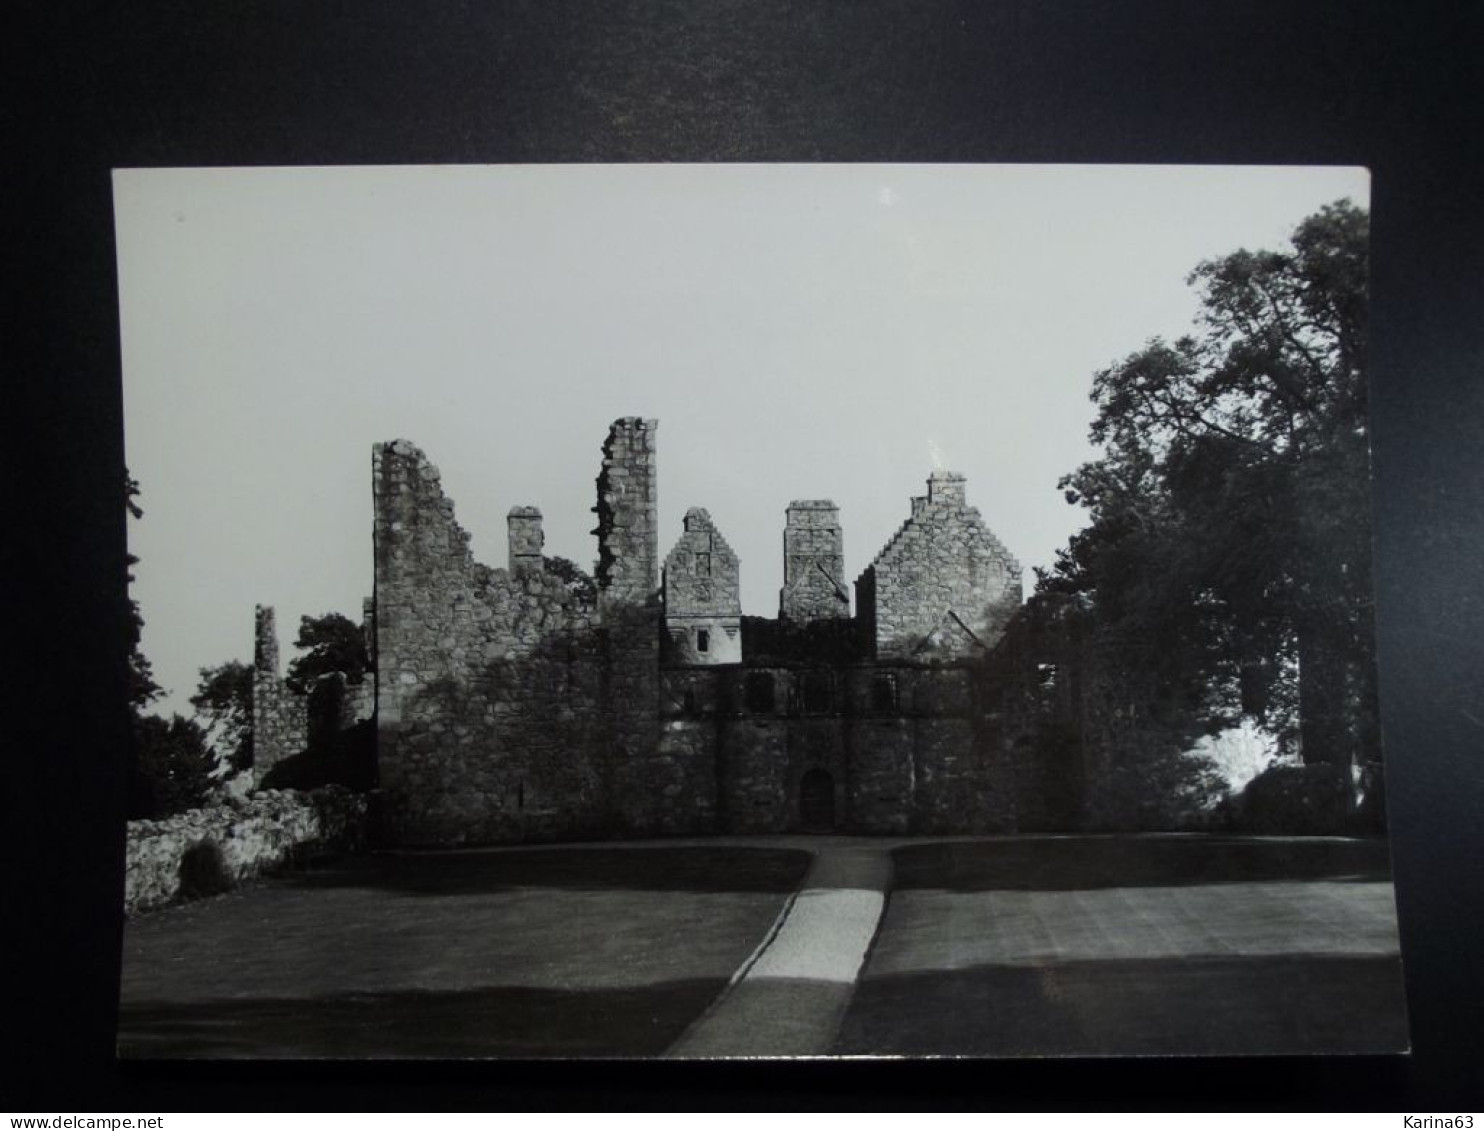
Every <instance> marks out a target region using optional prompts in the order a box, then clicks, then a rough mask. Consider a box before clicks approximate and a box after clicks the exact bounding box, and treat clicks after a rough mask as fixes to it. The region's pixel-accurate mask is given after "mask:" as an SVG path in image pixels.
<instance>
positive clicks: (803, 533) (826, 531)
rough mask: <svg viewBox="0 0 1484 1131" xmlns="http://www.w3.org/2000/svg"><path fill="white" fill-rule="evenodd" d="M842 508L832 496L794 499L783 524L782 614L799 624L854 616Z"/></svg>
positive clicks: (780, 606) (780, 615)
mask: <svg viewBox="0 0 1484 1131" xmlns="http://www.w3.org/2000/svg"><path fill="white" fill-rule="evenodd" d="M844 577H845V537H844V534H843V533H842V531H841V529H840V508H839V507H837V506H835V504H834V503H832V502H830V500H828V499H795V500H794V501H793V502H791V503H789V504H788V510H787V511H786V512H785V516H784V526H783V588H782V589H781V590H779V593H778V615H779V617H780V618H781V619H783V620H788V621H792V622H794V623H796V624H808V623H809V622H811V621H817V620H829V619H833V618H838V617H848V616H850V593H849V591H848V590H847V589H846V588H845V583H844V580H843V579H844Z"/></svg>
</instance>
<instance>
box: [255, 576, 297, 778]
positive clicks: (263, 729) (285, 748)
mask: <svg viewBox="0 0 1484 1131" xmlns="http://www.w3.org/2000/svg"><path fill="white" fill-rule="evenodd" d="M252 714H253V768H252V775H253V782H254V784H257V783H260V782H261V781H262V780H263V778H264V777H265V776H266V775H267V773H268V771H269V770H271V769H273V767H274V766H276V765H278V763H280V762H282V761H283V760H284V759H285V758H291V757H293V756H294V755H295V754H298V753H299V752H300V751H301V750H303V749H304V747H305V746H306V745H307V744H308V742H309V714H308V709H307V705H306V702H305V697H304V696H303V695H298V694H295V693H294V691H293V690H292V689H291V688H290V687H289V686H288V684H287V683H285V682H284V680H283V679H282V677H280V675H279V674H278V626H277V618H276V616H275V614H274V611H273V608H272V606H271V605H259V606H257V608H256V609H255V610H254V615H253V657H252Z"/></svg>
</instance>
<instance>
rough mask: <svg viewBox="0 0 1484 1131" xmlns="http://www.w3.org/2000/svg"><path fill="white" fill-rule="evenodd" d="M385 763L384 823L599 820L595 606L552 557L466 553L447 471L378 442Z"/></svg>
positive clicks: (426, 835)
mask: <svg viewBox="0 0 1484 1131" xmlns="http://www.w3.org/2000/svg"><path fill="white" fill-rule="evenodd" d="M373 462H374V481H375V487H374V496H375V512H376V526H375V544H376V594H375V611H376V641H377V755H378V758H377V761H378V774H379V781H380V788H381V790H382V795H383V800H384V819H385V825H386V829H387V832H388V834H389V835H390V837H391V839H392V840H393V841H394V842H395V843H402V844H459V843H471V842H481V841H499V840H520V839H525V838H526V837H528V836H536V837H541V836H553V837H554V836H561V835H580V834H581V833H583V832H585V831H594V829H595V826H596V824H597V823H599V817H600V810H601V807H602V798H601V788H600V783H599V781H598V780H597V779H598V777H599V774H600V769H599V767H596V766H594V765H592V764H590V761H589V759H588V758H587V757H586V755H587V753H588V751H589V747H590V745H591V738H590V731H591V730H592V728H593V727H594V726H595V725H597V724H596V722H595V720H596V717H597V714H598V711H599V709H600V705H601V695H600V684H601V677H600V673H599V669H600V665H601V657H600V650H601V649H600V642H599V641H598V639H597V637H596V635H595V633H594V632H593V622H594V613H593V610H592V609H590V608H588V607H585V606H583V605H581V604H580V603H578V601H577V599H576V598H575V597H574V596H573V594H572V593H570V592H569V591H568V590H567V589H566V587H565V586H564V585H563V584H562V583H561V582H560V581H559V580H558V579H556V578H554V577H552V576H550V575H548V574H547V573H545V571H543V570H535V569H518V570H515V571H510V570H505V569H490V568H489V567H487V566H485V565H482V564H480V563H478V562H476V561H475V560H474V558H473V556H472V554H471V553H470V551H469V536H468V534H467V533H466V532H465V531H464V530H463V529H462V527H460V526H459V524H458V522H457V521H456V519H455V518H454V507H453V503H452V501H451V500H449V499H448V498H447V497H445V495H444V493H443V489H442V485H441V481H440V476H439V473H438V469H437V468H436V467H434V466H433V465H432V464H431V463H430V462H429V461H428V460H427V458H426V457H425V456H424V455H423V453H422V452H420V451H419V450H418V449H417V448H415V447H414V446H413V445H411V444H409V443H407V442H406V441H402V440H398V441H394V442H392V443H389V444H382V445H379V446H378V447H377V448H376V450H375V453H374V457H373Z"/></svg>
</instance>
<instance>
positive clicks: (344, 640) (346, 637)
mask: <svg viewBox="0 0 1484 1131" xmlns="http://www.w3.org/2000/svg"><path fill="white" fill-rule="evenodd" d="M294 644H295V645H296V646H297V647H299V648H302V649H306V651H305V654H304V655H302V656H299V657H296V658H295V659H294V660H293V661H292V662H291V663H290V664H289V667H288V674H287V676H286V678H285V682H287V683H288V685H289V686H290V687H292V688H293V689H294V690H295V691H301V692H303V691H308V690H309V689H310V687H312V686H313V685H314V682H315V680H317V679H319V677H320V676H322V675H328V674H329V673H330V672H343V673H344V674H345V680H346V682H347V683H351V684H355V683H360V682H361V681H362V680H363V679H365V678H366V673H367V672H368V671H370V670H371V658H370V656H368V655H367V653H366V640H365V637H364V635H363V634H362V632H361V629H360V626H359V625H357V624H356V623H355V622H354V621H352V620H351V619H350V618H349V617H346V616H342V615H341V614H340V613H325V614H324V615H323V616H318V617H302V618H300V621H299V638H298V639H297V640H295V641H294Z"/></svg>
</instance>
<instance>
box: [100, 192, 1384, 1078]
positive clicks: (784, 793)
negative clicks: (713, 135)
mask: <svg viewBox="0 0 1484 1131" xmlns="http://www.w3.org/2000/svg"><path fill="white" fill-rule="evenodd" d="M112 187H113V207H114V222H115V232H116V254H117V272H118V276H117V277H118V302H119V328H120V332H121V369H122V383H123V386H122V387H123V411H124V441H125V456H126V464H127V483H128V489H127V498H126V499H124V500H121V501H120V503H119V506H120V507H121V508H123V509H125V510H126V511H127V516H128V518H127V525H128V540H129V561H130V564H129V570H130V588H129V598H130V608H131V613H132V627H133V632H132V651H131V654H130V676H131V687H130V700H131V705H130V712H131V717H132V724H131V725H132V729H133V738H134V743H135V750H136V756H135V758H134V761H133V764H132V765H131V767H130V770H129V773H128V781H127V804H128V831H127V860H126V886H125V891H124V893H123V896H124V912H125V914H126V916H127V918H126V922H125V927H124V931H123V963H122V973H121V985H120V993H119V1012H118V1030H117V1050H118V1055H119V1056H120V1058H122V1059H123V1060H124V1061H125V1062H149V1061H183V1060H184V1061H217V1060H234V1061H236V1060H269V1061H275V1062H278V1061H300V1060H303V1061H322V1060H349V1061H359V1060H366V1059H373V1060H409V1061H421V1060H466V1059H473V1060H485V1059H490V1060H499V1059H507V1058H517V1059H521V1060H547V1059H561V1058H625V1059H628V1058H645V1059H649V1058H653V1059H670V1060H690V1061H694V1060H717V1059H720V1060H733V1059H739V1058H858V1057H868V1058H874V1057H892V1058H898V1057H908V1058H957V1057H975V1058H1046V1057H1084V1058H1085V1057H1108V1056H1161V1057H1194V1056H1203V1057H1210V1056H1267V1057H1271V1056H1275V1055H1283V1056H1295V1055H1297V1056H1308V1055H1311V1054H1398V1053H1404V1052H1406V1051H1407V1050H1408V1048H1409V1044H1410V1041H1409V1035H1408V1022H1407V1006H1406V999H1405V994H1404V990H1403V965H1402V953H1401V946H1400V942H1399V934H1398V924H1397V892H1396V889H1395V888H1394V886H1393V882H1392V866H1391V843H1390V840H1389V836H1388V820H1387V814H1388V809H1387V763H1386V757H1385V753H1384V751H1383V743H1382V738H1381V705H1380V697H1379V694H1378V678H1377V651H1376V633H1375V618H1376V615H1377V610H1376V601H1375V581H1374V577H1373V568H1372V541H1373V529H1372V479H1371V458H1370V452H1371V437H1372V428H1371V418H1370V412H1369V409H1368V394H1369V373H1368V363H1369V358H1370V355H1371V342H1370V332H1369V321H1370V320H1369V307H1370V294H1369V287H1370V278H1371V268H1370V204H1371V178H1370V174H1369V173H1368V172H1367V170H1366V169H1364V168H1360V167H1356V166H1351V165H1201V166H1197V165H1176V164H1171V165H1134V164H1130V165H1076V164H1020V165H1002V164H957V165H940V164H892V163H882V164H832V163H816V164H789V163H778V164H774V163H760V164H746V165H743V164H625V165H604V164H572V165H547V164H507V165H400V166H392V165H364V166H358V167H350V166H321V167H314V166H298V167H255V168H245V167H230V166H221V167H210V168H206V167H197V168H188V167H178V168H117V169H115V170H114V172H113V178H112Z"/></svg>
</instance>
